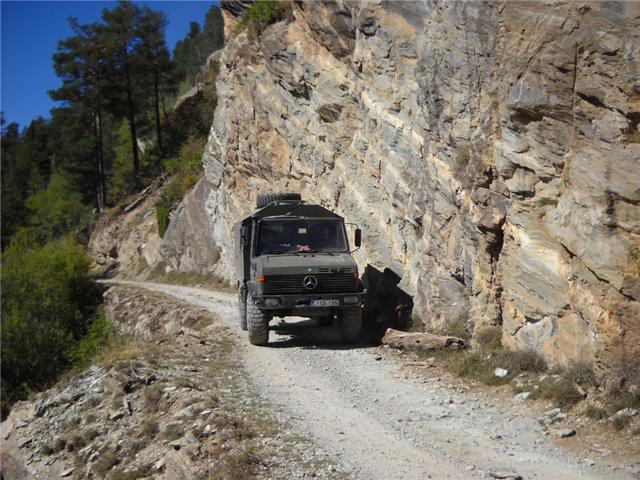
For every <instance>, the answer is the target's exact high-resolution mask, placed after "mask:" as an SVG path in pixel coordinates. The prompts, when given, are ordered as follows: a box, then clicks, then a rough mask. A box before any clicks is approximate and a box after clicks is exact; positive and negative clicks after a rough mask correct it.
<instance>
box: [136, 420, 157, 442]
mask: <svg viewBox="0 0 640 480" xmlns="http://www.w3.org/2000/svg"><path fill="white" fill-rule="evenodd" d="M157 433H158V422H157V421H156V420H155V419H152V418H147V419H146V420H144V421H143V422H142V425H140V436H141V437H142V439H144V440H152V439H153V438H155V436H156V434H157Z"/></svg>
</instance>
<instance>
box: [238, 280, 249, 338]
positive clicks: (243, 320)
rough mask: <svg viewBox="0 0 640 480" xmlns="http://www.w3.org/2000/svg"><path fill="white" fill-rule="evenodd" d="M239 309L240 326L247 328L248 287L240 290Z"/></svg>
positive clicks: (243, 328)
mask: <svg viewBox="0 0 640 480" xmlns="http://www.w3.org/2000/svg"><path fill="white" fill-rule="evenodd" d="M238 310H239V311H240V328H241V329H242V330H245V331H246V330H247V289H246V288H240V289H239V290H238Z"/></svg>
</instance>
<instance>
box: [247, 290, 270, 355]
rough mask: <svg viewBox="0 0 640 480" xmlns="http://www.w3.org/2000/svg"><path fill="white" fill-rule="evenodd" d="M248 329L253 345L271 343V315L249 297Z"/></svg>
mask: <svg viewBox="0 0 640 480" xmlns="http://www.w3.org/2000/svg"><path fill="white" fill-rule="evenodd" d="M247 330H248V331H249V342H250V343H251V344H252V345H266V344H267V343H269V317H268V316H267V315H266V314H265V313H264V312H262V311H260V309H259V308H258V307H257V306H256V304H255V303H253V299H252V298H251V297H248V298H247Z"/></svg>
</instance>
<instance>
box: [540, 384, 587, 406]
mask: <svg viewBox="0 0 640 480" xmlns="http://www.w3.org/2000/svg"><path fill="white" fill-rule="evenodd" d="M538 387H539V388H538V390H535V392H534V395H533V397H534V398H538V397H539V398H545V399H547V400H552V401H553V402H554V403H555V404H556V405H558V406H559V407H562V408H568V407H572V406H573V405H575V404H576V403H578V402H579V401H580V400H582V399H583V398H584V396H583V395H582V394H581V393H580V391H579V390H578V389H577V387H576V386H575V384H573V383H570V382H568V381H566V380H565V379H564V378H563V377H562V376H560V377H558V378H553V377H547V378H545V379H544V380H542V381H540V382H539V383H538Z"/></svg>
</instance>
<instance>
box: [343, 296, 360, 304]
mask: <svg viewBox="0 0 640 480" xmlns="http://www.w3.org/2000/svg"><path fill="white" fill-rule="evenodd" d="M342 303H344V304H345V305H354V304H356V303H358V297H356V296H351V295H349V296H346V297H342Z"/></svg>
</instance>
